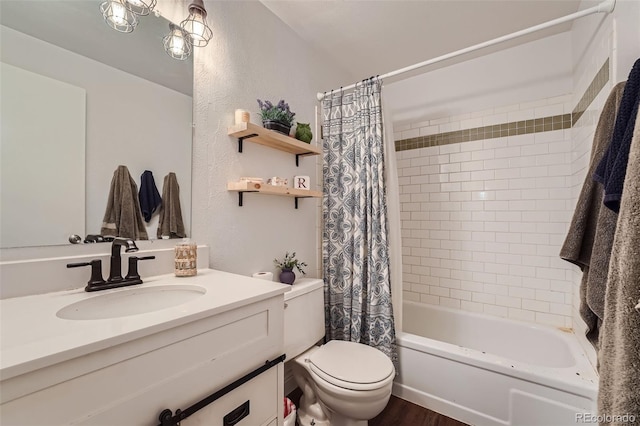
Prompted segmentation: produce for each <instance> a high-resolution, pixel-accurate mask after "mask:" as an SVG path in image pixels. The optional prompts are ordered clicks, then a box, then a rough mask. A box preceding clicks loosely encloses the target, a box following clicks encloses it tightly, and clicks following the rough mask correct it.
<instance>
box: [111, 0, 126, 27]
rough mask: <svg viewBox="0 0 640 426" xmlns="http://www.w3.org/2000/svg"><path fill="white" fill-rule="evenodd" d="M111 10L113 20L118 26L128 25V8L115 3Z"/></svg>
mask: <svg viewBox="0 0 640 426" xmlns="http://www.w3.org/2000/svg"><path fill="white" fill-rule="evenodd" d="M111 9H112V12H111V20H112V21H113V22H115V23H116V24H117V25H123V24H126V22H127V20H126V19H125V16H126V15H127V8H125V7H124V5H123V4H122V3H113V4H112V6H111Z"/></svg>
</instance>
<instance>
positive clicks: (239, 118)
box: [236, 109, 250, 124]
mask: <svg viewBox="0 0 640 426" xmlns="http://www.w3.org/2000/svg"><path fill="white" fill-rule="evenodd" d="M249 117H250V115H249V111H246V110H244V109H237V110H236V124H240V123H248V122H249Z"/></svg>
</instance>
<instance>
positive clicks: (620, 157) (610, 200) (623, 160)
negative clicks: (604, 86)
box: [593, 59, 640, 213]
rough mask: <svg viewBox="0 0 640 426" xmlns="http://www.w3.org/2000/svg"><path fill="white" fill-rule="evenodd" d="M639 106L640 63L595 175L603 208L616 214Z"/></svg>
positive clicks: (624, 94) (630, 76)
mask: <svg viewBox="0 0 640 426" xmlns="http://www.w3.org/2000/svg"><path fill="white" fill-rule="evenodd" d="M639 104H640V59H638V60H637V61H636V63H635V64H633V68H632V69H631V72H630V73H629V78H628V80H627V84H626V85H625V87H624V93H623V94H622V99H621V101H620V107H619V108H618V114H617V115H616V124H615V127H614V129H613V137H612V139H611V143H610V144H609V148H608V149H607V151H606V152H605V154H604V156H603V157H602V160H600V164H598V167H597V168H596V171H595V173H594V174H593V179H594V180H595V181H597V182H600V183H601V184H602V185H603V186H604V200H603V201H604V205H605V206H607V207H608V208H609V209H611V210H613V211H614V212H616V213H618V211H619V210H620V200H621V199H622V188H623V187H624V177H625V175H626V174H627V163H628V162H629V149H630V148H631V139H632V137H633V129H634V128H635V124H636V115H637V114H638V105H639Z"/></svg>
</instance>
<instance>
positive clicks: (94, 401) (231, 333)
mask: <svg viewBox="0 0 640 426" xmlns="http://www.w3.org/2000/svg"><path fill="white" fill-rule="evenodd" d="M215 272H216V274H214V276H209V278H211V279H213V280H214V281H216V279H218V278H229V276H231V277H233V275H232V274H225V273H219V272H218V271H215ZM220 274H222V275H220ZM206 275H207V274H199V279H198V280H190V281H189V282H190V283H194V282H195V283H197V284H198V285H206V286H207V294H208V295H209V296H210V297H211V300H209V301H208V302H207V301H202V300H201V301H200V302H198V303H199V304H201V305H202V306H203V308H200V307H199V305H198V306H196V307H194V306H193V304H191V305H190V304H185V305H180V306H178V307H175V308H170V309H165V310H164V311H166V312H164V313H165V316H166V317H168V318H170V320H168V322H167V321H165V322H161V321H160V322H158V321H156V323H155V326H150V325H149V323H144V324H143V326H142V328H140V329H136V327H135V326H132V325H130V324H128V321H133V322H135V321H140V318H143V317H144V315H133V316H130V317H128V321H127V320H126V319H125V318H119V319H118V320H116V321H113V320H90V321H69V320H59V319H58V318H56V319H55V320H56V321H62V322H61V323H60V324H59V325H58V326H59V327H60V329H61V330H63V329H64V326H65V325H67V326H71V327H72V328H73V327H74V326H76V325H77V324H78V323H81V326H80V327H79V328H75V329H73V331H72V332H68V333H67V334H65V333H64V332H63V333H62V334H61V335H60V337H59V338H60V339H63V340H68V341H71V340H73V339H77V340H82V336H83V335H84V333H87V335H91V333H92V327H91V323H92V322H93V326H94V332H95V333H97V334H101V333H102V334H103V335H105V334H109V333H111V334H110V335H111V338H105V339H102V340H101V339H93V340H91V339H90V340H91V342H92V343H91V344H90V345H88V346H89V347H90V349H86V348H85V349H84V352H87V353H84V354H82V355H79V356H73V355H74V354H75V353H77V352H79V351H80V349H78V348H77V347H76V348H74V345H73V344H71V343H68V346H69V347H70V349H69V350H68V352H69V354H71V356H64V354H63V353H60V352H55V351H51V354H50V356H49V357H48V358H45V360H46V359H48V360H49V361H51V359H54V360H55V359H62V360H61V361H60V362H53V363H51V362H50V363H49V365H45V366H43V367H41V368H33V366H34V365H37V364H38V363H40V364H46V362H45V361H43V360H42V358H35V359H33V360H31V361H30V363H28V364H29V366H27V367H29V368H27V367H23V368H22V369H24V370H27V371H24V372H22V373H21V374H16V372H20V370H21V367H22V366H21V365H20V364H15V365H6V366H5V365H4V362H3V374H2V376H1V378H2V382H1V384H0V386H1V387H2V392H1V394H0V398H1V402H2V405H1V406H0V423H1V424H2V425H3V426H4V425H7V426H13V425H42V426H44V425H47V426H49V425H63V424H77V425H109V426H111V425H149V426H156V425H159V424H160V421H159V417H158V416H159V415H160V413H161V412H162V411H163V410H164V409H170V410H171V411H173V412H174V413H175V411H176V410H177V409H180V410H182V411H184V410H185V409H187V408H188V407H190V406H191V405H193V404H195V403H197V402H198V401H200V400H202V399H203V398H206V397H207V396H209V395H210V394H212V393H214V392H216V391H219V390H220V389H222V388H224V387H225V386H227V385H229V384H230V383H232V382H234V381H236V380H237V379H239V378H242V377H243V376H245V375H246V374H247V373H250V372H252V371H253V370H255V369H257V368H259V367H261V366H264V365H265V362H266V361H268V360H274V359H277V358H278V357H279V356H280V355H282V353H283V329H284V327H283V315H284V298H283V293H284V291H285V289H286V288H285V287H284V286H281V285H279V284H276V283H265V282H264V281H259V280H254V279H251V278H247V277H240V278H241V279H237V280H231V281H230V282H229V281H228V282H225V283H219V282H217V283H214V284H211V285H209V284H208V283H207V280H206V278H207V277H206ZM160 281H162V280H160ZM160 281H158V282H160ZM143 285H144V284H143ZM151 285H153V284H151ZM243 286H244V287H246V290H247V291H246V294H247V297H244V298H243V297H242V296H241V295H242V293H243V291H241V290H242V287H243ZM44 296H45V295H43V296H42V297H44ZM81 296H83V295H80V296H78V297H81ZM37 297H41V296H37ZM216 300H217V302H216ZM5 302H7V301H2V303H3V306H2V307H0V308H4V307H8V308H9V309H8V311H9V314H11V313H12V312H13V310H14V309H15V307H14V306H10V305H9V304H8V303H5ZM36 302H39V301H36ZM216 303H217V304H216ZM207 304H210V306H207ZM54 309H55V308H54ZM180 310H182V316H180V314H181V312H180ZM149 316H158V317H160V311H159V312H157V313H153V314H147V319H148V317H149ZM148 320H149V319H148ZM4 321H5V317H3V322H4ZM52 321H53V320H52ZM149 321H151V322H153V321H152V320H149ZM65 322H66V324H65ZM143 322H144V321H143ZM30 324H33V322H31V323H30ZM127 324H128V327H127V326H126V325H127ZM4 326H5V324H3V337H4V334H5V331H4ZM10 340H11V339H10ZM17 340H18V342H19V343H24V347H21V348H20V350H25V351H27V350H29V344H30V343H29V342H28V341H23V340H24V339H23V340H21V339H17ZM27 340H28V339H27ZM49 340H50V341H51V342H54V341H56V338H55V337H54V336H50V339H49ZM31 343H33V342H31ZM85 343H86V342H85ZM100 343H102V345H100ZM2 345H3V354H4V353H5V352H6V353H7V354H10V355H11V356H10V357H9V358H13V357H15V355H16V354H15V353H11V350H13V351H14V352H15V350H16V348H13V347H10V346H11V342H8V343H7V345H9V346H5V342H3V343H2ZM36 345H37V343H36ZM60 346H64V345H63V343H62V342H60ZM86 346H87V345H85V347H86ZM100 346H103V347H100ZM93 347H96V348H99V349H96V350H93V349H92V348H93ZM5 348H6V349H7V350H6V351H5ZM38 349H39V350H40V349H41V348H38ZM58 349H60V348H58ZM36 352H37V351H36ZM54 352H55V353H54ZM80 352H82V351H80ZM4 367H6V368H4ZM283 394H284V385H283V364H282V363H281V362H280V363H276V364H275V365H274V366H273V367H271V368H269V369H266V371H264V372H262V373H261V374H259V375H257V376H255V377H253V378H252V379H251V380H249V381H247V382H246V383H244V384H242V385H240V386H239V387H237V388H235V389H234V390H232V391H231V392H229V393H226V394H225V395H223V396H221V397H220V398H219V399H217V400H216V401H215V402H213V403H211V404H210V405H207V406H206V407H205V408H203V409H201V410H199V411H198V412H196V413H194V414H193V415H192V416H191V417H189V418H187V419H185V420H184V421H183V422H182V424H183V425H207V426H212V425H221V426H222V425H223V424H224V422H223V418H224V417H225V416H226V415H227V414H229V413H231V412H233V411H234V410H236V409H237V410H236V412H235V414H234V413H232V415H231V417H233V416H234V415H240V414H239V413H240V412H241V411H242V410H241V408H239V407H241V406H242V405H243V404H245V403H246V401H249V403H248V406H249V415H248V416H246V417H244V418H243V419H242V420H240V421H239V422H238V423H237V424H238V425H239V426H243V425H244V426H261V425H278V424H282V410H283V407H282V396H283Z"/></svg>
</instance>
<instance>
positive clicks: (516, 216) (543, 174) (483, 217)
mask: <svg viewBox="0 0 640 426" xmlns="http://www.w3.org/2000/svg"><path fill="white" fill-rule="evenodd" d="M571 102H572V98H571V96H570V95H567V96H561V97H556V98H550V99H541V100H539V101H536V102H529V103H526V104H518V105H510V106H505V107H503V108H495V109H491V110H485V111H479V112H477V113H473V114H466V115H464V116H457V117H443V118H440V119H436V120H430V121H424V122H420V123H414V124H411V125H405V126H403V127H400V128H399V127H397V126H396V127H395V130H396V135H395V136H396V147H397V149H400V150H399V151H398V152H397V159H398V174H399V181H400V193H401V215H402V241H403V272H404V280H403V281H404V284H403V285H404V288H403V290H404V291H403V295H404V300H414V301H419V302H423V303H430V304H438V305H444V306H449V307H453V308H459V309H464V310H469V311H477V312H484V313H487V314H491V315H497V316H502V317H509V318H513V319H519V320H527V321H535V322H538V323H545V324H551V325H554V326H560V327H571V326H572V307H571V305H572V279H573V272H572V269H571V266H570V265H569V264H568V263H567V262H564V261H562V260H561V259H560V258H559V257H558V252H559V250H560V246H561V244H562V242H563V241H564V238H565V236H566V231H567V228H568V223H569V220H570V218H571V215H572V212H573V208H574V204H575V202H574V198H573V196H572V195H573V194H572V191H571V187H572V168H571V162H572V155H571V147H572V145H571V134H570V133H571V129H570V128H569V127H570V123H569V125H568V126H567V125H566V124H567V123H566V122H565V123H563V122H562V120H566V117H567V114H571V112H572V110H573V108H572V105H571ZM550 117H555V120H554V119H553V118H551V119H549V118H550ZM544 118H547V119H548V120H546V121H545V120H544ZM536 119H538V121H535V120H536ZM540 119H542V120H540ZM532 120H533V121H532ZM558 120H559V125H557V123H558ZM547 123H549V124H550V125H547ZM554 123H556V124H554ZM538 124H539V125H540V126H538ZM498 125H501V126H498ZM519 125H522V126H523V129H522V130H521V131H520V130H519V127H518V126H519ZM524 126H527V127H528V126H532V127H529V128H525V127H524ZM553 128H556V129H559V130H551V129H553ZM464 129H476V130H475V132H474V133H472V132H471V131H470V132H469V133H467V136H465V132H458V131H459V130H464ZM480 129H482V130H480ZM505 130H506V131H505ZM545 130H546V131H545ZM480 131H482V132H483V134H482V135H479V134H478V132H480ZM433 135H439V136H433ZM498 135H500V136H498ZM503 135H505V136H503ZM506 135H510V136H506ZM439 137H443V138H448V140H446V142H445V143H446V144H443V145H437V146H428V145H435V144H437V143H443V142H442V140H437V138H439ZM456 138H458V139H456ZM408 139H409V140H408ZM457 140H468V141H467V142H457ZM399 141H400V142H399ZM410 144H416V145H410ZM415 146H425V147H423V148H414V147H415Z"/></svg>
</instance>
